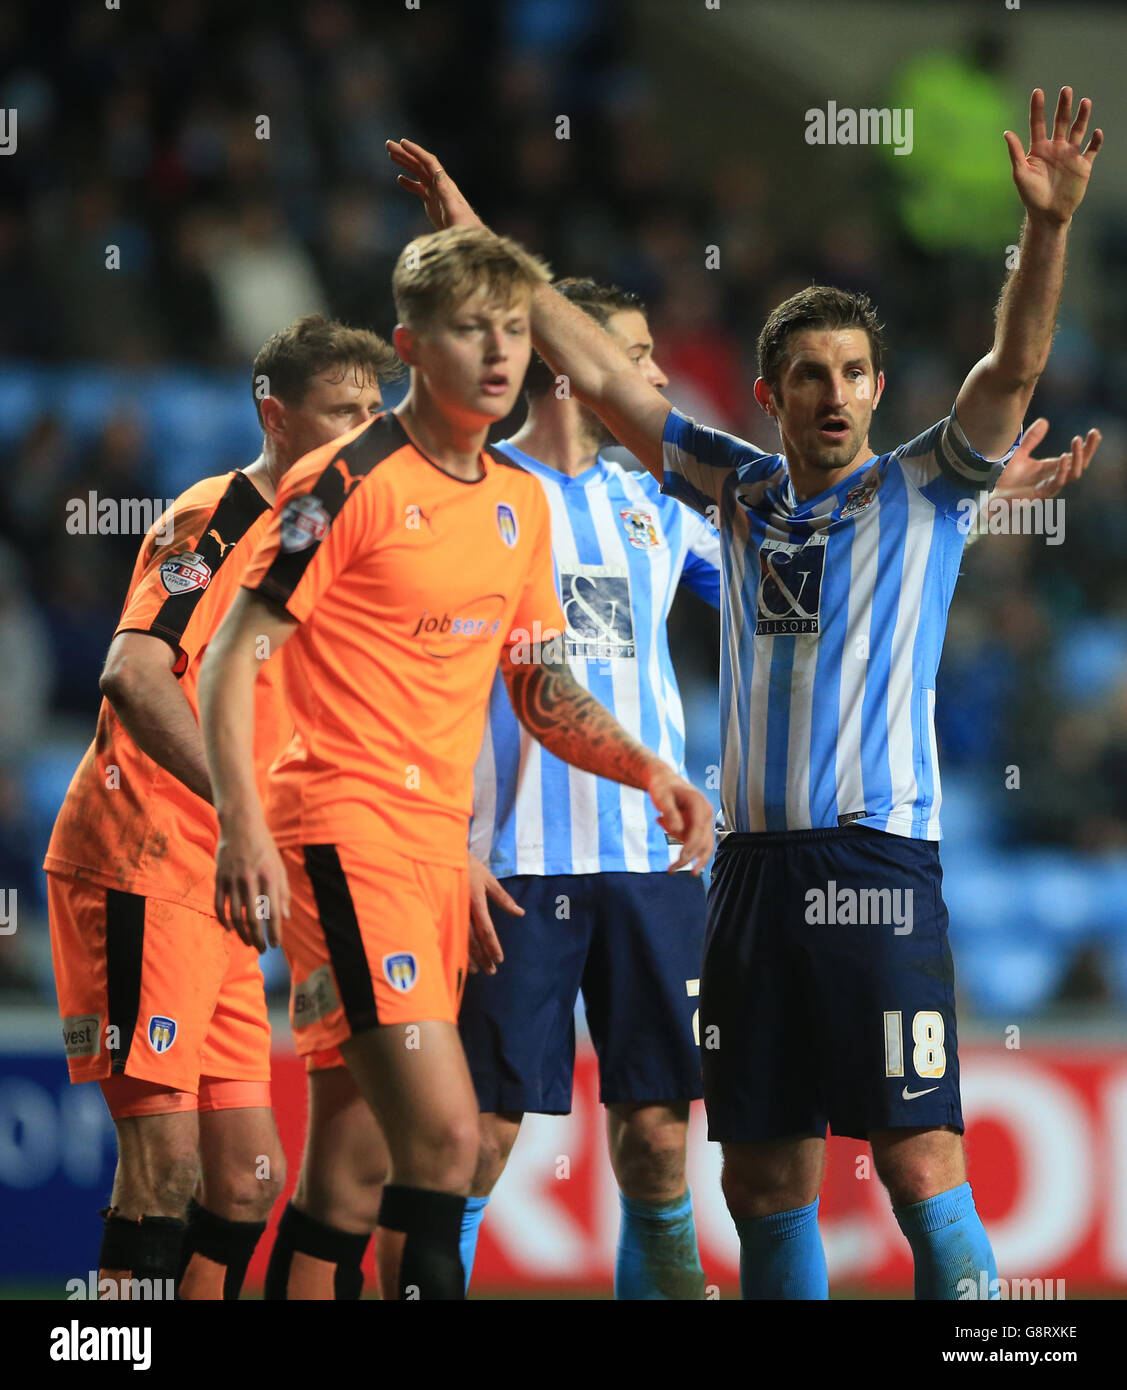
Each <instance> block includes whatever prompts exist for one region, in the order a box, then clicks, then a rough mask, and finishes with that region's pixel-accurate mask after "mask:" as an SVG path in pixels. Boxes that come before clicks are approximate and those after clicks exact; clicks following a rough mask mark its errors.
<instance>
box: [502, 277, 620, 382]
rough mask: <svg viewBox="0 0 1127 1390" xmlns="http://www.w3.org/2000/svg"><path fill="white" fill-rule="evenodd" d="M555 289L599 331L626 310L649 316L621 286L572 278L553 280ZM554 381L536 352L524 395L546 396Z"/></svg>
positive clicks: (529, 367)
mask: <svg viewBox="0 0 1127 1390" xmlns="http://www.w3.org/2000/svg"><path fill="white" fill-rule="evenodd" d="M552 288H553V289H554V290H555V291H556V292H557V293H558V294H562V295H563V297H564V298H565V299H567V300H570V301H571V303H572V304H574V305H575V306H576V307H577V308H579V309H582V310H583V312H584V313H585V314H587V315H589V316H590V317H591V318H593V319H594V320H595V322H596V323H597V324H598V325H599V327H600V328H605V327H606V326H607V324H608V323H609V321H610V319H611V317H612V316H613V315H614V314H620V313H621V312H622V311H623V310H624V309H637V311H638V312H639V313H640V314H644V313H645V312H646V306H645V305H644V304H643V303H642V301H641V300H640V299H639V298H638V296H637V295H636V294H634V293H632V291H630V290H624V289H620V288H619V286H618V285H602V284H600V283H599V282H598V280H591V279H587V278H583V277H581V276H578V275H569V276H568V277H567V279H565V280H554V281H553V282H552ZM555 380H556V374H555V372H553V371H552V369H551V368H550V367H549V366H548V364H547V362H545V361H544V359H543V358H542V357H541V356H540V355H539V354H538V353H535V352H534V353H533V354H532V358H531V360H530V362H529V364H528V372H527V373H526V375H525V378H524V391H525V395H526V396H528V398H529V399H530V400H531V398H532V397H534V396H543V395H544V394H545V393H546V392H548V391H549V390H550V389H551V387H552V386H553V384H554V383H555Z"/></svg>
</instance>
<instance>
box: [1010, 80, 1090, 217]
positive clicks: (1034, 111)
mask: <svg viewBox="0 0 1127 1390" xmlns="http://www.w3.org/2000/svg"><path fill="white" fill-rule="evenodd" d="M1091 114H1092V103H1091V102H1090V101H1089V100H1088V98H1087V97H1085V98H1084V99H1083V100H1082V101H1081V103H1080V105H1079V107H1078V108H1077V112H1076V119H1075V120H1074V121H1073V119H1072V88H1071V87H1062V88H1061V91H1060V96H1059V97H1058V98H1057V110H1056V117H1055V119H1054V121H1053V131H1052V134H1051V135H1050V134H1049V129H1048V126H1047V125H1046V124H1045V93H1044V92H1043V91H1042V90H1041V88H1040V87H1037V88H1036V89H1035V90H1034V92H1033V96H1032V97H1031V99H1030V102H1029V153H1028V154H1026V152H1025V151H1024V149H1023V148H1022V144H1021V141H1020V140H1019V139H1018V137H1017V136H1016V135H1015V134H1014V133H1013V131H1012V130H1007V131H1006V132H1005V141H1006V145H1007V147H1008V149H1009V152H1010V163H1011V165H1012V166H1013V176H1014V183H1015V184H1017V191H1018V194H1019V195H1020V197H1021V201H1022V202H1023V203H1024V204H1025V208H1026V211H1027V212H1028V213H1029V216H1030V217H1031V218H1032V217H1041V218H1044V219H1045V220H1047V221H1049V222H1055V223H1060V224H1064V223H1067V222H1068V220H1069V218H1070V217H1071V216H1072V214H1073V213H1074V212H1075V211H1076V209H1077V208H1078V207H1079V206H1080V203H1081V201H1082V199H1083V197H1084V193H1085V191H1086V189H1087V187H1088V178H1089V175H1090V174H1091V172H1092V161H1093V160H1094V159H1095V157H1096V155H1097V154H1098V153H1099V150H1100V146H1101V145H1102V144H1103V142H1104V133H1103V131H1102V130H1097V131H1096V132H1095V133H1094V134H1093V136H1092V138H1091V140H1089V141H1088V145H1087V148H1085V147H1084V136H1085V134H1086V133H1087V130H1088V117H1089V116H1090V115H1091ZM1070 122H1071V127H1070V124H1069V123H1070Z"/></svg>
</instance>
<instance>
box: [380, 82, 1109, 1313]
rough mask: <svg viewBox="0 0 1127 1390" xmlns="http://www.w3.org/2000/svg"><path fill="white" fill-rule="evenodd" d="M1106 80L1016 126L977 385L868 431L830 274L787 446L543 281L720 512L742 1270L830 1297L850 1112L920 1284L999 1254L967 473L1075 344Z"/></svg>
mask: <svg viewBox="0 0 1127 1390" xmlns="http://www.w3.org/2000/svg"><path fill="white" fill-rule="evenodd" d="M1090 115H1091V102H1090V101H1089V100H1088V99H1087V98H1085V99H1084V100H1083V101H1081V102H1080V104H1079V107H1078V108H1077V109H1076V112H1075V115H1074V113H1073V94H1072V90H1071V88H1068V87H1065V88H1063V89H1062V90H1061V93H1060V96H1059V98H1058V101H1057V107H1056V113H1055V117H1054V118H1053V125H1052V127H1051V128H1050V127H1049V126H1048V124H1047V123H1046V120H1045V99H1044V94H1043V93H1042V92H1041V90H1040V89H1038V90H1036V91H1035V92H1034V93H1033V97H1032V100H1031V103H1030V121H1029V123H1030V146H1029V151H1028V153H1026V151H1025V150H1024V148H1023V146H1022V143H1021V141H1020V140H1019V138H1018V137H1017V136H1016V135H1015V134H1013V133H1012V132H1010V131H1007V132H1006V133H1005V140H1006V145H1007V148H1008V151H1009V155H1010V162H1011V169H1012V174H1013V179H1014V183H1015V185H1016V187H1017V190H1018V194H1019V196H1020V198H1021V201H1022V203H1023V204H1024V207H1025V224H1024V227H1023V230H1022V236H1021V248H1020V264H1019V266H1018V268H1017V269H1015V270H1014V271H1013V272H1012V273H1011V274H1010V276H1009V277H1008V279H1007V281H1006V284H1005V287H1004V289H1003V292H1002V296H1001V299H1000V300H999V303H998V307H997V312H996V323H995V336H994V343H993V346H992V348H991V349H990V351H989V352H988V353H987V354H986V355H985V356H984V357H983V358H982V359H981V360H980V361H979V362H978V363H977V364H976V365H975V366H974V367H973V369H972V370H971V372H970V374H969V375H968V376H967V378H966V380H965V381H964V383H963V385H962V387H961V389H960V390H959V392H958V395H957V398H956V401H955V405H954V409H953V410H952V412H951V414H950V415H949V416H948V417H947V418H946V419H944V420H940V421H939V422H938V423H937V424H935V425H933V426H932V427H931V428H930V429H927V430H925V431H924V432H923V433H922V434H920V435H918V436H917V437H916V438H915V439H913V440H911V441H910V442H908V443H906V444H902V445H901V446H900V447H899V448H897V449H894V450H892V451H891V452H889V453H884V454H880V455H876V454H874V453H873V451H872V449H871V448H870V446H869V430H870V425H871V421H872V416H873V412H874V410H875V409H876V408H877V406H878V404H879V402H880V398H881V395H882V393H883V391H884V384H885V382H884V375H883V372H882V370H881V359H882V349H883V344H882V337H881V328H880V324H879V322H878V320H877V316H876V314H875V312H874V310H873V307H872V305H871V304H870V303H869V301H868V300H867V299H866V298H865V297H864V296H863V295H854V294H847V293H845V292H843V291H840V290H835V289H829V288H822V287H813V288H811V289H809V290H804V291H802V292H800V293H799V294H797V295H794V296H792V297H791V298H790V299H788V300H787V301H785V303H783V304H781V305H779V306H778V307H777V308H776V309H775V310H774V311H773V312H772V313H771V315H770V316H769V317H768V320H767V323H766V325H765V326H764V329H763V331H762V333H761V334H760V338H759V360H760V373H761V375H760V378H759V380H758V381H757V382H756V386H755V394H756V399H757V400H758V401H759V404H760V405H761V406H762V408H763V409H764V410H765V411H766V413H767V414H768V415H769V416H770V417H771V418H772V419H773V420H774V421H775V422H776V423H777V424H778V427H779V432H780V437H781V441H782V451H781V453H778V454H768V453H764V452H763V451H762V450H761V449H757V448H755V447H754V446H753V445H751V444H748V443H746V442H744V441H743V440H739V439H735V438H733V437H731V436H730V435H726V434H722V433H720V432H718V431H715V430H710V429H707V428H704V427H702V426H699V425H696V424H694V423H693V421H691V420H689V419H688V418H686V417H685V416H684V415H682V414H680V413H679V412H678V411H676V410H671V409H670V408H669V405H668V403H667V402H666V401H665V400H664V399H663V397H662V396H661V395H660V394H659V393H658V392H657V391H654V390H653V389H652V388H651V387H650V386H649V385H648V384H647V383H646V382H645V381H643V380H641V379H640V378H639V376H638V373H637V372H636V371H634V370H633V368H632V367H631V366H630V364H629V362H628V361H626V359H625V358H624V356H623V355H622V353H621V352H620V351H619V350H618V348H617V347H616V345H615V344H613V343H612V342H611V340H610V339H609V338H608V337H607V336H606V335H605V334H602V333H599V332H598V331H597V330H595V329H594V328H593V326H592V325H591V324H590V322H589V321H588V320H587V318H586V317H585V316H584V315H583V314H581V313H579V312H577V311H576V310H575V308H574V307H573V306H572V305H569V304H568V303H567V302H566V300H564V299H563V298H562V296H560V295H558V294H555V293H553V291H552V290H551V289H550V287H548V286H542V287H540V288H539V290H538V291H537V293H536V295H535V296H534V300H533V337H534V342H535V343H536V346H537V348H538V349H539V350H540V352H541V353H542V355H543V356H544V358H545V359H546V360H547V361H548V362H549V363H550V364H551V365H552V366H553V368H554V370H556V371H557V372H561V373H564V374H566V376H567V377H568V379H569V381H570V384H571V389H572V390H573V391H574V393H575V394H576V395H577V396H578V397H579V399H580V400H581V401H582V402H583V403H584V404H585V405H587V406H589V407H590V408H591V409H593V410H594V411H595V412H596V413H597V414H598V415H599V416H600V418H601V419H602V420H603V421H604V422H605V423H606V425H607V426H608V428H609V429H610V430H611V431H612V432H613V434H614V435H615V437H616V438H617V439H619V440H621V441H622V443H623V444H625V445H626V446H627V447H628V448H630V449H631V450H632V452H633V453H634V454H635V455H636V456H637V457H638V458H639V459H640V460H641V461H642V462H643V463H644V464H645V465H646V466H647V467H648V468H649V469H650V470H651V472H653V474H654V475H655V477H657V478H660V479H662V480H663V486H664V488H665V490H666V491H667V492H670V493H672V494H673V495H674V496H677V497H679V498H681V499H682V500H684V501H686V502H688V503H689V504H690V505H691V506H694V507H696V508H697V509H698V510H700V511H702V512H703V513H704V514H705V515H707V516H710V517H712V518H714V519H715V520H716V522H717V524H718V526H719V529H720V535H721V543H722V554H723V595H722V606H721V614H722V618H721V625H722V631H723V638H722V644H721V783H722V793H721V805H722V809H721V816H722V823H723V827H724V830H725V832H726V833H725V835H724V838H723V840H722V842H721V846H720V849H719V851H718V854H717V859H716V866H715V868H714V871H713V875H712V884H711V888H710V891H709V920H708V928H707V936H706V945H705V960H704V966H703V973H702V977H701V999H700V1036H701V1044H702V1062H703V1068H704V1090H705V1104H706V1107H707V1110H708V1117H709V1135H710V1138H712V1139H714V1140H718V1141H719V1142H720V1143H721V1145H722V1147H723V1152H724V1176H723V1184H724V1193H725V1197H726V1199H727V1203H728V1209H729V1211H730V1212H731V1214H732V1216H733V1218H734V1220H735V1224H736V1228H737V1230H738V1232H739V1237H740V1245H741V1286H742V1291H743V1296H744V1297H745V1298H752V1299H759V1298H789V1299H818V1298H826V1297H827V1296H828V1281H827V1275H826V1262H825V1255H824V1253H823V1248H822V1241H821V1236H820V1234H819V1231H818V1194H819V1190H820V1187H821V1180H822V1171H823V1164H824V1150H825V1134H826V1130H827V1126H828V1127H829V1128H830V1129H831V1130H832V1131H833V1132H834V1133H836V1134H845V1135H851V1136H854V1137H858V1138H867V1139H868V1140H869V1142H870V1144H871V1146H872V1150H873V1156H874V1160H875V1164H876V1168H877V1171H878V1173H879V1175H880V1177H881V1179H882V1181H883V1182H884V1184H885V1186H886V1188H887V1189H888V1191H889V1194H890V1197H891V1200H892V1204H893V1209H894V1212H895V1215H896V1218H897V1221H898V1222H899V1224H900V1227H901V1230H902V1231H903V1232H904V1235H905V1237H906V1238H907V1240H908V1242H909V1244H910V1246H911V1249H912V1253H913V1257H914V1261H915V1293H916V1297H917V1298H926V1299H954V1298H957V1297H959V1293H960V1285H963V1286H964V1287H965V1286H966V1285H967V1283H968V1282H969V1283H974V1284H976V1285H977V1283H979V1282H980V1281H981V1278H982V1276H983V1275H985V1276H986V1278H987V1279H991V1278H993V1277H994V1274H995V1265H994V1257H993V1254H992V1252H991V1248H990V1242H989V1240H988V1238H987V1235H986V1232H985V1230H984V1228H983V1226H982V1222H981V1220H980V1219H979V1217H978V1214H977V1212H976V1210H975V1205H974V1199H973V1196H972V1194H971V1189H970V1185H969V1183H968V1182H967V1172H966V1159H965V1155H964V1150H963V1143H962V1131H963V1121H962V1113H961V1107H960V1099H959V1086H958V1048H957V1038H956V1032H955V1012H954V974H953V969H952V964H951V954H950V950H949V948H948V945H947V911H946V908H945V907H944V906H943V899H942V895H941V873H940V867H939V859H938V840H939V835H940V829H939V806H940V787H939V769H938V764H937V758H936V745H935V732H934V718H933V704H934V692H935V676H936V670H937V667H938V664H939V656H940V651H941V648H942V643H943V636H944V631H945V628H946V618H947V610H948V606H949V604H950V601H951V597H952V594H953V591H954V587H955V581H956V579H957V577H958V570H959V563H960V558H961V555H962V550H963V546H964V543H965V541H966V532H967V528H966V524H965V518H966V515H967V501H968V499H973V498H975V497H976V495H977V494H979V493H981V492H983V491H988V490H989V489H990V488H992V487H993V486H994V484H995V483H996V482H997V480H998V477H999V476H1000V474H1001V472H1002V468H1003V466H1004V465H1005V463H1006V461H1007V460H1008V459H1009V458H1010V457H1011V456H1012V454H1013V452H1014V448H1015V440H1017V439H1019V438H1020V435H1021V426H1022V421H1023V419H1024V416H1025V412H1026V409H1027V407H1028V405H1029V402H1030V399H1031V397H1032V394H1033V390H1034V387H1035V386H1036V384H1037V380H1038V378H1039V376H1040V374H1041V372H1042V371H1043V370H1044V367H1045V363H1046V362H1047V360H1048V356H1049V351H1050V347H1051V343H1052V337H1053V328H1054V324H1055V322H1056V315H1057V308H1058V305H1059V301H1060V295H1061V289H1062V285H1063V280H1064V265H1065V250H1066V245H1067V240H1068V230H1069V226H1070V224H1071V220H1072V216H1073V214H1074V213H1075V211H1076V209H1077V207H1078V206H1079V205H1080V202H1081V201H1082V199H1083V197H1084V193H1085V191H1086V188H1087V183H1088V178H1089V175H1090V173H1091V166H1092V161H1093V159H1094V158H1095V155H1096V153H1097V151H1098V150H1099V148H1100V146H1101V145H1102V143H1103V134H1102V132H1101V131H1099V130H1097V131H1096V132H1095V133H1094V134H1093V135H1092V137H1091V140H1090V141H1087V143H1085V141H1086V137H1087V129H1088V121H1089V117H1090ZM391 154H392V158H393V159H394V160H395V161H396V162H397V163H399V164H400V165H401V166H402V167H404V168H405V169H406V170H407V176H405V177H404V176H401V182H402V183H403V185H404V187H406V188H408V189H409V190H410V191H412V192H414V193H416V194H418V195H419V196H420V197H422V198H423V200H424V202H425V204H426V206H427V211H428V214H429V215H430V216H431V217H432V220H435V221H436V223H437V224H438V225H446V224H447V223H458V222H473V221H476V220H477V219H476V215H475V214H474V213H473V211H472V209H471V208H470V207H469V204H468V203H466V201H465V199H464V198H463V197H462V195H461V194H460V193H459V192H458V190H457V188H456V187H455V186H454V184H453V182H452V180H450V178H449V176H448V175H446V174H445V172H444V171H442V170H441V168H440V166H439V164H438V161H437V160H436V159H435V158H434V156H432V155H429V154H428V153H427V152H426V151H425V150H422V149H421V148H420V147H418V146H415V145H411V144H408V143H403V144H398V145H393V146H392V147H391Z"/></svg>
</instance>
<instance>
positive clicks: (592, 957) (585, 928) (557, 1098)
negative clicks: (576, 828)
mask: <svg viewBox="0 0 1127 1390" xmlns="http://www.w3.org/2000/svg"><path fill="white" fill-rule="evenodd" d="M501 883H502V885H503V887H504V888H505V889H506V890H507V891H508V892H509V893H511V894H512V896H513V897H514V898H515V899H516V901H517V902H518V903H519V904H520V906H521V907H523V908H524V910H525V915H524V916H523V917H512V916H510V915H509V914H508V913H507V912H504V911H502V910H501V909H500V908H498V907H495V906H494V905H493V904H492V903H491V904H490V911H491V913H492V917H493V924H494V926H495V927H496V929H497V937H498V940H499V941H500V942H501V949H502V950H503V951H504V953H505V959H504V961H503V962H502V964H501V965H500V966H499V967H498V969H497V973H496V975H485V974H482V973H479V974H476V975H470V976H469V978H468V980H467V981H466V990H465V994H464V995H463V997H462V1010H461V1013H460V1015H459V1017H458V1026H459V1028H460V1030H461V1034H462V1042H463V1044H464V1046H465V1049H466V1057H467V1058H468V1060H469V1064H470V1074H471V1076H472V1077H473V1082H474V1088H475V1090H476V1091H477V1101H478V1105H479V1106H480V1107H481V1109H482V1110H483V1111H486V1112H495V1111H520V1112H525V1111H532V1112H537V1113H540V1114H544V1115H567V1114H569V1113H570V1111H571V1083H572V1073H573V1071H574V1066H575V1018H574V1014H575V1003H576V999H577V998H578V996H579V991H580V990H581V989H582V991H583V1002H584V1006H585V1008H586V1011H587V1026H588V1027H589V1029H590V1031H591V1041H592V1042H593V1043H594V1045H595V1051H596V1053H597V1054H598V1058H599V1099H600V1100H601V1101H602V1102H603V1104H604V1105H612V1104H614V1103H615V1102H617V1101H668V1100H696V1099H698V1097H699V1096H700V1094H701V1078H700V1049H699V1048H698V1047H697V1043H696V1039H695V1035H694V1033H695V1027H696V1010H697V997H696V996H697V991H698V989H699V984H700V961H701V948H702V944H703V941H704V919H705V910H706V904H705V892H704V885H703V883H702V882H701V880H700V879H699V878H694V877H693V875H692V874H689V873H676V874H662V873H649V874H631V873H603V874H557V875H532V874H520V875H517V876H515V877H512V878H503V879H501ZM565 910H566V912H567V914H568V915H566V916H564V915H562V914H563V913H564V911H565Z"/></svg>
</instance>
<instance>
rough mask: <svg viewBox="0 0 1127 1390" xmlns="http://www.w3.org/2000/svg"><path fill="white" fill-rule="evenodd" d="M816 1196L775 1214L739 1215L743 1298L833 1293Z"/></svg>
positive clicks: (741, 1293)
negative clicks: (805, 1205)
mask: <svg viewBox="0 0 1127 1390" xmlns="http://www.w3.org/2000/svg"><path fill="white" fill-rule="evenodd" d="M818 1201H819V1199H818V1198H817V1197H815V1198H814V1200H813V1201H812V1202H811V1203H810V1205H809V1206H808V1207H796V1208H795V1209H794V1210H793V1211H780V1212H776V1213H775V1215H774V1216H741V1217H737V1218H736V1230H737V1231H738V1232H739V1235H740V1297H741V1298H744V1299H749V1298H804V1299H819V1298H829V1296H830V1282H829V1276H828V1275H827V1274H826V1252H825V1251H824V1250H823V1249H822V1237H821V1234H820V1232H819V1230H818Z"/></svg>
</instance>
